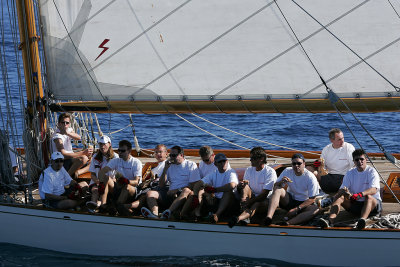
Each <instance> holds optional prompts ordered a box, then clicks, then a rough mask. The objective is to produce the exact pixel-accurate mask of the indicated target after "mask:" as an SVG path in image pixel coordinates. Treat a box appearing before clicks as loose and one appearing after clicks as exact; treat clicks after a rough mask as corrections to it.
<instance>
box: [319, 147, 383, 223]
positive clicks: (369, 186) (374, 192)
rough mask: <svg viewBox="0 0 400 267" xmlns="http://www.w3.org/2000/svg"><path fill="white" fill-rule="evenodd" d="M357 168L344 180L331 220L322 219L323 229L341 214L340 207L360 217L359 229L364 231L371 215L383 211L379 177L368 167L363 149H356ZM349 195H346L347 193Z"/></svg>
mask: <svg viewBox="0 0 400 267" xmlns="http://www.w3.org/2000/svg"><path fill="white" fill-rule="evenodd" d="M352 156H353V161H354V164H355V165H356V167H355V168H353V169H351V170H349V171H348V172H347V173H346V175H345V176H344V178H343V183H342V185H341V186H340V190H339V192H338V193H337V194H336V195H335V197H334V199H335V200H334V202H333V204H332V207H331V210H330V213H329V219H328V220H325V219H323V218H321V219H320V220H319V224H320V226H321V227H323V228H325V227H330V226H331V225H333V222H334V220H335V218H336V217H337V215H338V214H339V212H340V206H343V207H344V208H345V209H346V210H347V211H349V212H351V213H353V214H355V215H357V216H360V219H359V220H358V222H357V225H356V227H357V229H363V228H365V225H366V220H367V218H368V217H369V216H371V215H376V214H379V213H380V212H381V211H382V199H381V196H380V190H379V189H380V183H379V175H378V173H377V172H376V170H375V169H374V168H373V167H371V166H368V165H367V156H366V154H365V152H364V150H362V149H356V150H355V151H354V152H353V154H352ZM347 191H348V192H349V194H346V192H347Z"/></svg>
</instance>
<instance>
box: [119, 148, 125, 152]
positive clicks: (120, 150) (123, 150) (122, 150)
mask: <svg viewBox="0 0 400 267" xmlns="http://www.w3.org/2000/svg"><path fill="white" fill-rule="evenodd" d="M125 152H126V149H119V148H118V153H125Z"/></svg>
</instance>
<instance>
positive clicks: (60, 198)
mask: <svg viewBox="0 0 400 267" xmlns="http://www.w3.org/2000/svg"><path fill="white" fill-rule="evenodd" d="M63 164H64V156H63V155H62V154H61V153H60V152H53V154H52V155H51V161H50V166H49V167H48V168H47V169H45V170H44V171H43V173H42V174H41V175H40V177H39V194H40V198H41V199H42V201H43V204H44V205H45V206H47V207H52V208H56V209H63V210H67V209H72V208H75V207H77V206H78V205H79V204H80V203H81V202H82V201H83V199H82V197H83V196H84V195H85V191H87V189H88V185H87V183H86V182H81V183H79V184H78V183H77V182H76V181H74V180H73V179H72V178H71V176H70V175H69V174H68V173H67V171H66V170H65V169H64V167H63Z"/></svg>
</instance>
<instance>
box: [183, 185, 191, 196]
mask: <svg viewBox="0 0 400 267" xmlns="http://www.w3.org/2000/svg"><path fill="white" fill-rule="evenodd" d="M190 193H192V190H190V189H189V188H187V187H185V188H183V189H182V193H181V196H183V197H187V196H188V195H190Z"/></svg>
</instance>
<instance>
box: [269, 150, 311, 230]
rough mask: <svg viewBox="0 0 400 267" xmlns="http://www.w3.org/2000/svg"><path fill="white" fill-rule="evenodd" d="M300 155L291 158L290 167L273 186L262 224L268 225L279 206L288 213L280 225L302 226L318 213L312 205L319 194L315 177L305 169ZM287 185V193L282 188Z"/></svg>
mask: <svg viewBox="0 0 400 267" xmlns="http://www.w3.org/2000/svg"><path fill="white" fill-rule="evenodd" d="M305 166H306V164H305V160H304V156H303V155H302V154H299V153H296V154H294V155H293V156H292V167H288V168H286V169H285V170H284V171H283V172H282V173H281V175H280V176H279V178H278V180H277V182H276V183H275V185H274V191H273V193H272V196H271V197H270V200H269V204H268V212H267V217H266V218H265V221H264V224H265V225H267V226H268V225H270V224H271V222H272V216H273V215H274V213H275V210H276V209H277V208H278V206H280V207H281V208H283V209H285V210H287V211H288V213H287V214H286V216H285V217H286V218H285V221H284V222H282V225H290V224H302V223H306V222H308V221H309V220H311V219H312V218H313V217H314V216H315V215H316V214H317V213H318V211H319V209H318V207H317V205H315V204H314V201H315V197H316V196H317V195H318V193H319V185H318V181H317V178H316V177H315V175H314V174H313V173H312V172H310V171H309V170H307V169H305ZM286 184H287V185H288V188H287V191H286V190H285V188H284V186H285V185H286Z"/></svg>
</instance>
